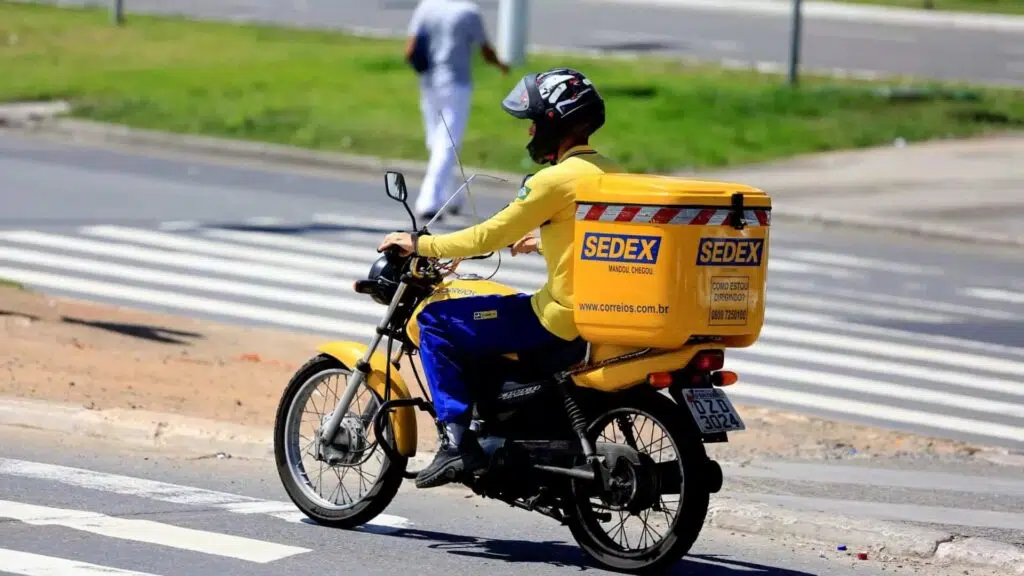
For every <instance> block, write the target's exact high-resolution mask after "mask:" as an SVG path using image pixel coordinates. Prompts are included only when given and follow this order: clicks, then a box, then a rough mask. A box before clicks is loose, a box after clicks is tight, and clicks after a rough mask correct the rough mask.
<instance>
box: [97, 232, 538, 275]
mask: <svg viewBox="0 0 1024 576" xmlns="http://www.w3.org/2000/svg"><path fill="white" fill-rule="evenodd" d="M82 232H83V233H85V234H87V235H90V236H98V237H101V238H106V239H113V240H124V241H127V242H136V243H140V244H149V245H152V246H158V247H162V248H171V249H179V250H192V251H195V252H199V253H206V254H212V255H217V256H230V257H233V258H243V259H247V260H254V261H263V262H266V263H269V264H275V265H276V264H287V265H293V266H296V267H297V268H309V269H311V270H318V271H321V272H337V273H342V274H346V275H348V276H350V277H356V278H361V277H363V276H365V275H366V273H367V271H368V270H369V268H370V263H371V262H372V261H373V260H374V259H376V258H377V254H376V252H375V251H374V248H376V247H375V246H374V247H373V248H370V249H367V248H369V247H367V248H362V247H360V248H354V247H352V246H345V245H342V244H339V245H338V249H337V253H338V255H339V256H347V257H349V258H352V259H355V260H342V259H330V258H323V257H317V256H306V255H300V254H296V253H295V252H285V251H279V250H267V249H253V248H247V247H245V246H242V245H239V244H229V243H225V242H215V241H212V240H202V239H199V238H185V237H181V236H177V235H175V234H171V233H165V232H155V231H152V230H143V229H138V228H123V227H118V226H89V227H86V228H83V229H82ZM358 259H365V260H366V262H365V263H360V262H358ZM471 270H477V271H478V273H479V272H480V271H481V270H482V271H483V273H489V272H490V270H488V269H487V268H486V267H484V265H480V264H478V263H476V262H463V263H462V264H461V265H460V271H461V272H465V271H471ZM502 277H503V278H504V279H505V280H506V281H508V282H512V283H523V284H526V285H537V286H540V285H542V284H544V282H545V281H547V276H546V275H545V274H541V273H538V272H530V271H522V270H508V271H505V272H503V273H502Z"/></svg>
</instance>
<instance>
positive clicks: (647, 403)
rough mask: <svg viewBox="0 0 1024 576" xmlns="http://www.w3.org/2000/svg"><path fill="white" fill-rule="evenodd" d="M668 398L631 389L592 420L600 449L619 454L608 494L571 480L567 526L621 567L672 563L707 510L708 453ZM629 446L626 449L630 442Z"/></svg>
mask: <svg viewBox="0 0 1024 576" xmlns="http://www.w3.org/2000/svg"><path fill="white" fill-rule="evenodd" d="M685 417H687V414H685V413H682V414H681V413H680V412H679V408H678V406H677V405H676V404H675V403H674V402H672V401H671V400H670V399H669V398H667V397H665V396H663V395H661V394H658V393H656V392H653V391H652V392H651V393H650V394H646V393H640V394H630V395H628V396H627V397H626V398H625V399H624V401H621V402H617V403H616V404H614V407H613V408H610V409H607V410H604V411H603V413H602V414H601V415H599V416H598V417H597V418H596V419H594V421H593V422H592V423H591V424H590V426H589V428H588V438H589V439H590V441H591V442H592V443H593V445H594V446H595V448H596V449H597V451H598V454H599V455H609V454H611V455H615V454H619V455H623V454H625V455H628V457H619V458H618V460H617V463H615V464H614V465H613V466H612V467H611V477H612V482H613V484H614V487H613V489H612V490H611V492H610V493H606V494H598V493H597V490H595V489H594V487H593V485H592V484H586V483H583V482H577V481H574V482H573V489H572V504H571V506H570V514H569V516H570V519H569V521H568V525H569V530H570V531H571V533H572V535H573V538H574V539H575V540H576V542H577V543H578V544H579V545H580V547H581V548H583V550H584V551H585V552H586V553H587V554H588V555H590V556H591V557H592V558H594V559H595V560H597V561H598V562H600V563H601V564H604V565H605V566H607V567H609V568H611V569H614V570H620V571H624V572H648V571H658V570H663V569H667V568H669V567H670V566H671V565H672V564H674V563H675V562H677V561H679V560H680V559H681V558H682V557H683V556H685V555H686V554H687V553H688V552H689V551H690V548H691V547H692V546H693V544H694V542H696V540H697V537H698V536H699V535H700V531H701V529H702V528H703V526H704V520H705V518H706V516H707V512H708V502H709V497H710V490H709V488H708V484H707V483H706V482H705V481H704V480H705V479H704V475H705V471H706V470H707V469H708V468H707V466H708V462H709V460H708V458H707V453H706V452H705V450H704V444H703V442H702V441H701V439H700V437H699V436H698V435H697V434H695V433H692V432H690V431H689V430H687V428H686V427H684V425H682V424H680V419H681V418H685ZM627 447H628V448H627Z"/></svg>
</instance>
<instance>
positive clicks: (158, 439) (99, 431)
mask: <svg viewBox="0 0 1024 576" xmlns="http://www.w3.org/2000/svg"><path fill="white" fill-rule="evenodd" d="M0 426H17V427H22V428H30V429H36V430H47V431H54V432H64V433H67V434H77V435H84V436H91V437H98V438H103V439H109V440H116V441H119V442H124V443H126V444H130V445H134V446H148V447H154V448H174V449H180V450H186V451H190V452H197V453H201V454H215V453H219V452H223V453H225V454H229V455H231V456H232V457H236V458H237V457H241V458H252V459H272V458H273V457H274V455H273V438H272V432H271V431H270V430H263V429H259V428H254V427H249V426H239V425H237V424H231V423H227V422H220V421H216V420H207V419H202V418H191V417H187V416H178V415H175V414H166V413H160V412H150V411H147V410H125V409H111V410H90V409H88V408H83V407H82V406H80V405H77V404H69V403H55V402H46V401H42V400H34V399H23V398H4V399H2V400H0ZM420 444H421V445H420V453H418V454H417V455H416V456H415V457H413V458H412V459H411V461H410V468H411V469H413V470H416V469H419V468H422V467H423V466H424V465H426V464H427V463H428V462H429V460H430V459H431V454H430V453H429V450H430V449H428V448H425V444H426V443H424V442H421V443H420ZM707 523H708V525H709V526H713V527H716V528H720V529H724V530H732V531H737V532H745V533H749V534H758V535H767V536H775V537H779V538H786V537H792V538H800V539H804V540H808V541H812V542H816V543H821V544H822V545H828V546H835V545H837V544H845V545H846V546H847V547H848V549H849V551H850V553H851V554H853V553H856V552H868V553H869V554H872V555H875V556H878V555H889V556H894V557H910V558H918V559H926V560H932V561H935V562H939V563H944V564H957V565H965V566H983V567H994V568H1000V569H1004V570H1005V573H1007V574H1012V573H1013V572H1011V571H1012V570H1014V569H1016V570H1017V572H1016V574H1019V575H1022V576H1024V549H1021V548H1018V547H1016V546H1012V545H1009V544H1004V543H1002V542H996V541H992V540H985V539H980V538H967V539H962V540H958V539H956V538H955V536H954V535H953V534H950V533H948V532H943V531H939V530H929V529H924V528H914V527H907V526H901V525H897V524H893V523H888V522H882V521H877V520H867V519H859V518H847V517H837V516H836V515H834V514H822V513H815V512H793V511H790V510H787V509H786V508H783V507H781V506H778V505H772V504H762V503H753V502H747V501H743V500H742V499H737V498H732V497H728V496H722V495H715V496H714V497H713V498H712V504H711V508H710V510H709V512H708V520H707Z"/></svg>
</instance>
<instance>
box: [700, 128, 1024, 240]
mask: <svg viewBox="0 0 1024 576" xmlns="http://www.w3.org/2000/svg"><path fill="white" fill-rule="evenodd" d="M696 176H697V177H700V178H716V179H724V180H735V181H739V182H743V183H745V184H750V185H752V186H757V187H759V188H762V189H764V190H765V191H767V192H768V193H769V194H771V195H772V198H773V207H774V211H775V216H777V217H781V218H801V219H808V220H813V221H817V222H827V223H843V224H847V225H853V226H858V227H867V228H874V229H897V230H901V231H904V232H914V233H920V234H925V235H929V236H936V235H937V236H945V237H956V238H960V239H975V240H978V239H980V240H985V241H992V242H998V243H1000V244H1010V245H1017V246H1024V133H1018V134H1015V135H1002V136H989V137H984V138H978V139H971V140H958V141H936V142H927V143H918V144H910V145H903V146H900V145H894V146H887V147H881V148H872V149H866V150H860V151H844V152H835V153H829V154H823V155H809V156H804V157H800V158H796V159H791V160H785V161H781V162H776V163H771V164H765V165H761V166H751V167H744V168H738V169H733V170H726V171H720V172H707V173H698V174H696Z"/></svg>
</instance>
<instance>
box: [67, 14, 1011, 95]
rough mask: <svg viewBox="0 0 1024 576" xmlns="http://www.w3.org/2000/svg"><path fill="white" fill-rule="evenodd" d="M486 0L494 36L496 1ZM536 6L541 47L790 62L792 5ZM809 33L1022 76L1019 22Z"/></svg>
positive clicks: (535, 33) (368, 27)
mask: <svg viewBox="0 0 1024 576" xmlns="http://www.w3.org/2000/svg"><path fill="white" fill-rule="evenodd" d="M64 3H66V4H75V3H85V2H82V1H80V0H73V1H71V2H64ZM667 4H671V3H667ZM728 4H732V3H728ZM415 5H416V0H233V1H230V2H209V1H207V0H174V1H173V2H169V1H167V0H129V2H127V10H128V11H129V13H130V12H133V11H134V12H140V13H142V12H150V13H164V14H167V13H179V14H187V15H190V16H199V17H203V18H215V19H234V20H250V21H264V22H285V23H289V24H296V25H301V26H316V27H342V28H350V29H351V28H358V29H362V30H364V31H368V32H372V33H385V34H404V33H405V28H406V25H407V23H408V20H409V16H410V14H411V13H412V10H413V8H414V7H415ZM480 5H481V6H482V8H483V10H484V12H485V14H486V20H487V26H488V30H489V31H490V33H491V35H492V36H493V35H494V34H496V31H497V12H498V1H497V0H483V1H482V2H480ZM530 10H531V12H530V27H529V37H528V42H529V43H531V44H534V45H537V46H543V47H557V48H570V49H600V50H624V51H639V52H643V53H651V54H673V55H685V56H689V57H696V58H700V59H705V60H713V61H722V60H727V61H732V62H745V63H764V64H765V65H766V66H767V67H768V68H769V69H770V68H775V69H781V70H785V69H786V68H785V67H786V66H788V61H789V46H790V17H789V16H788V15H786V14H784V13H783V14H766V13H761V12H743V11H737V10H732V9H729V10H725V9H715V8H714V7H693V6H672V5H658V4H657V3H653V4H647V3H645V2H635V1H634V2H625V3H624V2H617V1H616V0H544V1H543V2H539V1H534V2H531V3H530ZM803 33H804V36H803V49H802V55H801V61H802V65H803V66H805V67H807V68H813V69H821V70H833V69H843V70H848V71H868V72H878V73H883V74H906V75H914V76H921V77H934V78H942V79H968V80H979V81H985V82H998V83H1014V84H1024V48H1022V46H1024V43H1022V42H1021V37H1022V34H1024V33H1022V32H1020V31H993V30H983V29H968V28H959V27H957V28H950V27H936V26H934V25H923V24H906V23H904V24H900V25H889V24H880V23H877V22H857V21H849V20H838V19H832V18H822V17H815V16H813V15H808V16H807V18H806V19H805V22H804V26H803Z"/></svg>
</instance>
